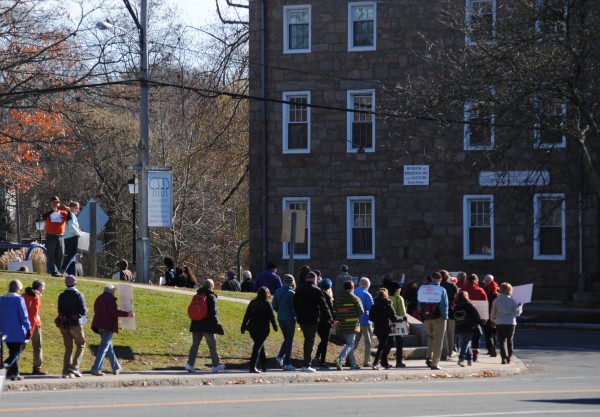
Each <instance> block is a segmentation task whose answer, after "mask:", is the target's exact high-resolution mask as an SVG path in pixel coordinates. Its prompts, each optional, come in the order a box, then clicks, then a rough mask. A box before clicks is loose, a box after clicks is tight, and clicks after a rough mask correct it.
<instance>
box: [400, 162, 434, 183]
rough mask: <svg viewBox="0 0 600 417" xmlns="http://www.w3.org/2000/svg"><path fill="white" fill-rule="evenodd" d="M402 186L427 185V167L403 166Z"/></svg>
mask: <svg viewBox="0 0 600 417" xmlns="http://www.w3.org/2000/svg"><path fill="white" fill-rule="evenodd" d="M404 185H429V165H404Z"/></svg>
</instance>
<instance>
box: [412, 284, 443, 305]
mask: <svg viewBox="0 0 600 417" xmlns="http://www.w3.org/2000/svg"><path fill="white" fill-rule="evenodd" d="M444 291H445V290H444V288H442V287H441V286H439V285H421V286H420V287H419V292H418V293H417V299H418V300H419V302H420V303H439V302H440V301H442V294H443V293H444Z"/></svg>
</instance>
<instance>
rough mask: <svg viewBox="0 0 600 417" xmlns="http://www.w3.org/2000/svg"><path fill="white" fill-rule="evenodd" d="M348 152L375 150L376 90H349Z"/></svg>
mask: <svg viewBox="0 0 600 417" xmlns="http://www.w3.org/2000/svg"><path fill="white" fill-rule="evenodd" d="M348 109H350V110H353V111H349V112H348V113H347V114H348V117H347V133H346V135H347V136H346V144H347V150H348V152H374V151H375V90H356V91H348Z"/></svg>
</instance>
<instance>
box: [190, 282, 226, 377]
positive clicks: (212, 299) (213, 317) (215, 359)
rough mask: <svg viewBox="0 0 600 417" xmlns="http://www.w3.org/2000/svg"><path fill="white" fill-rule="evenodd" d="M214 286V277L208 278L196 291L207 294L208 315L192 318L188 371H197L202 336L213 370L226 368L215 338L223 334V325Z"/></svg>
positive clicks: (199, 293)
mask: <svg viewBox="0 0 600 417" xmlns="http://www.w3.org/2000/svg"><path fill="white" fill-rule="evenodd" d="M214 288H215V282H214V281H213V280H212V279H207V280H206V281H204V284H203V285H202V288H199V289H198V291H197V292H196V293H197V294H198V295H202V294H206V302H207V307H208V315H207V316H206V317H205V318H204V319H202V320H192V322H191V324H190V332H192V346H191V347H190V352H189V354H188V362H187V363H186V364H185V370H186V371H188V372H196V368H194V363H195V362H196V357H197V356H198V346H200V342H201V341H202V338H205V339H206V344H207V345H208V351H209V352H210V360H211V362H212V371H213V372H215V373H216V372H219V371H222V370H223V369H225V364H223V363H220V362H219V354H218V353H217V341H216V339H215V334H221V335H222V334H223V326H221V323H219V308H218V307H217V294H215V293H214V291H213V290H214Z"/></svg>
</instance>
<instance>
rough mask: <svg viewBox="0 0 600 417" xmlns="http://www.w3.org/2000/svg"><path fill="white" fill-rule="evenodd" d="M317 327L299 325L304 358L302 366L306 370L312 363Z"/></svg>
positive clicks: (315, 325)
mask: <svg viewBox="0 0 600 417" xmlns="http://www.w3.org/2000/svg"><path fill="white" fill-rule="evenodd" d="M318 327H319V326H318V325H317V324H316V323H315V324H301V325H300V329H301V330H302V334H303V335H304V358H303V361H302V366H303V367H305V368H308V367H309V366H310V362H311V361H312V351H313V348H314V347H315V339H316V338H317V330H318Z"/></svg>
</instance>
